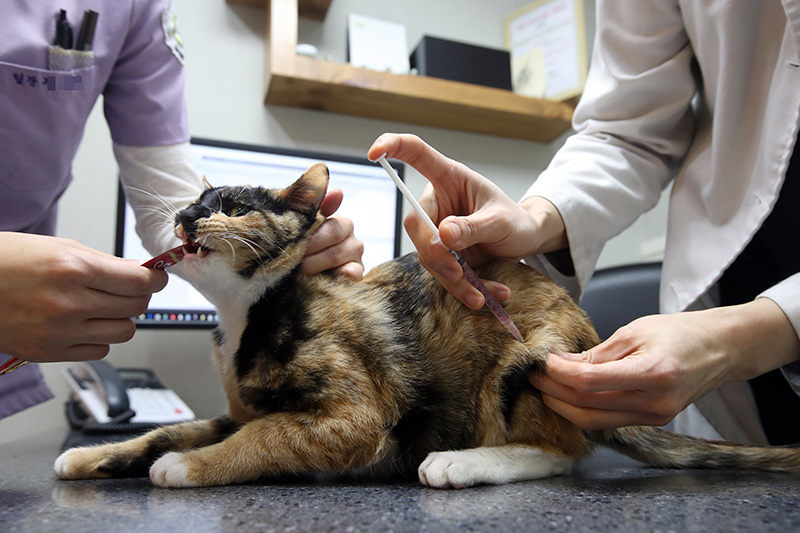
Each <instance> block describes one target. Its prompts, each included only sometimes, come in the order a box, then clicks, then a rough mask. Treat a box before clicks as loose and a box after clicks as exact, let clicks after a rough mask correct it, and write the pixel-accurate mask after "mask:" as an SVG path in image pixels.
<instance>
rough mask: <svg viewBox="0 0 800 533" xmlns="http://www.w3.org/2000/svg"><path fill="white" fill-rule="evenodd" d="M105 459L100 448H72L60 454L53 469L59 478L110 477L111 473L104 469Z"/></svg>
mask: <svg viewBox="0 0 800 533" xmlns="http://www.w3.org/2000/svg"><path fill="white" fill-rule="evenodd" d="M105 460H106V456H105V454H103V453H102V452H101V451H100V448H96V447H95V448H72V449H70V450H67V451H65V452H64V453H62V454H61V455H59V456H58V458H57V459H56V462H55V464H54V465H53V471H54V472H55V474H56V476H57V477H58V478H59V479H97V478H108V477H111V474H110V473H109V472H108V471H104V470H103V469H102V466H103V464H104V463H105Z"/></svg>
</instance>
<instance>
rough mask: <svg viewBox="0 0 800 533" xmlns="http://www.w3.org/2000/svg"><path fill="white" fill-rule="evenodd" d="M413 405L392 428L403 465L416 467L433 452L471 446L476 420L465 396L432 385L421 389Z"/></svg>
mask: <svg viewBox="0 0 800 533" xmlns="http://www.w3.org/2000/svg"><path fill="white" fill-rule="evenodd" d="M417 393H418V395H419V396H418V397H417V400H416V401H415V402H414V405H413V406H412V407H411V408H410V409H409V410H408V411H407V412H406V413H405V415H403V417H402V418H401V419H400V420H399V421H398V422H397V424H396V425H395V427H394V428H393V429H392V435H393V436H394V438H395V439H396V440H397V445H398V451H399V453H400V456H401V458H402V466H403V467H404V468H406V469H412V470H411V471H413V470H414V469H416V468H417V467H418V466H419V464H420V463H421V462H422V461H423V460H424V459H425V457H426V456H427V455H428V454H429V453H430V452H433V451H442V450H457V449H462V448H467V447H469V446H470V445H471V437H472V434H473V432H474V429H475V424H476V421H475V420H474V419H473V417H472V415H471V414H470V413H472V412H473V411H474V409H473V406H472V405H468V406H466V407H465V405H464V402H465V401H469V400H467V399H466V398H454V397H453V396H452V395H447V394H445V393H444V392H443V391H442V390H440V389H439V388H437V387H436V386H434V385H433V384H425V385H422V386H420V387H419V388H418V390H417Z"/></svg>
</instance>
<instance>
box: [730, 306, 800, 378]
mask: <svg viewBox="0 0 800 533" xmlns="http://www.w3.org/2000/svg"><path fill="white" fill-rule="evenodd" d="M714 311H716V313H715V316H714V319H715V321H717V323H718V325H719V327H720V328H721V331H719V332H718V335H719V337H718V338H720V339H722V341H723V342H724V343H725V345H726V346H727V349H726V351H727V352H728V353H729V354H730V355H731V356H732V360H731V366H730V379H729V380H728V381H743V380H747V379H751V378H754V377H756V376H760V375H761V374H764V373H766V372H769V371H770V370H774V369H776V368H780V367H782V366H784V365H787V364H789V363H792V362H794V361H797V360H798V359H800V339H798V338H797V334H796V332H795V330H794V328H793V327H792V324H791V322H790V321H789V318H788V317H787V316H786V315H785V314H784V312H783V310H781V308H780V307H779V306H778V304H776V303H775V302H774V301H772V300H770V299H769V298H758V299H756V300H754V301H752V302H748V303H745V304H742V305H736V306H730V307H721V308H718V309H716V310H714Z"/></svg>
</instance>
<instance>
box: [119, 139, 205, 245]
mask: <svg viewBox="0 0 800 533" xmlns="http://www.w3.org/2000/svg"><path fill="white" fill-rule="evenodd" d="M114 155H115V156H116V158H117V163H118V164H119V168H120V179H121V181H122V186H123V189H124V191H125V195H126V196H127V198H128V202H129V203H130V204H131V207H132V208H133V212H134V214H135V216H136V233H137V234H138V235H139V237H140V238H141V239H142V243H143V244H144V247H145V248H146V249H147V251H148V252H150V253H151V254H153V255H157V254H160V253H162V252H164V251H165V250H168V249H169V248H172V247H175V246H177V245H178V244H180V242H179V241H178V238H177V237H175V234H174V232H173V230H174V223H175V215H176V214H177V213H178V211H180V210H181V209H183V208H184V207H186V206H188V205H189V204H191V203H192V202H193V201H194V200H196V199H197V197H198V196H199V195H200V193H201V192H202V191H203V182H202V178H201V177H200V176H198V174H197V172H195V170H194V167H193V165H192V158H191V146H190V144H189V143H188V142H184V143H178V144H172V145H166V146H146V147H141V146H121V145H118V144H115V145H114ZM142 259H144V258H142Z"/></svg>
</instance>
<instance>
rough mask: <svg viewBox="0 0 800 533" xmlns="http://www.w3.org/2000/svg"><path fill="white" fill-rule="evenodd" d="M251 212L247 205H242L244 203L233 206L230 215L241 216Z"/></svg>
mask: <svg viewBox="0 0 800 533" xmlns="http://www.w3.org/2000/svg"><path fill="white" fill-rule="evenodd" d="M249 212H250V209H248V208H247V207H245V206H242V205H237V206H235V207H232V208H231V210H230V211H228V216H229V217H240V216H242V215H246V214H247V213H249Z"/></svg>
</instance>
